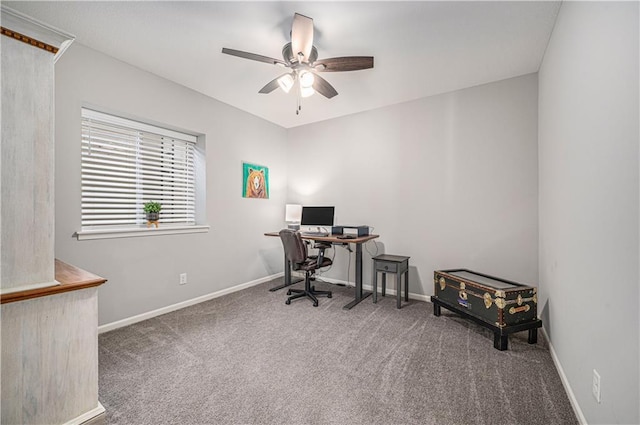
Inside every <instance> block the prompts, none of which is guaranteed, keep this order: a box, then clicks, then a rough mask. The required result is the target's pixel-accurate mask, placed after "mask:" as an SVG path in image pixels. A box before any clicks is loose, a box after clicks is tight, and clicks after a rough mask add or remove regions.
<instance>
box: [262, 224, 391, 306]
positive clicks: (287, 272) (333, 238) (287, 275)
mask: <svg viewBox="0 0 640 425" xmlns="http://www.w3.org/2000/svg"><path fill="white" fill-rule="evenodd" d="M301 235H302V239H307V240H312V241H317V242H328V243H331V244H345V243H348V244H355V246H356V288H355V292H356V293H355V299H354V300H353V301H351V302H350V303H349V304H347V305H345V306H344V307H342V308H344V309H345V310H350V309H351V308H352V307H353V306H355V305H356V304H358V303H359V302H360V301H362V300H364V299H365V298H367V297H368V296H370V295H371V292H366V291H364V290H363V289H362V244H364V243H365V242H368V241H370V240H372V239H376V238H379V237H380V235H367V236H358V237H356V238H353V239H340V238H338V236H341V235H328V236H312V235H305V234H304V233H302V234H301ZM265 236H276V237H280V235H279V234H278V232H268V233H265ZM284 264H285V267H284V283H283V284H282V285H280V286H278V287H275V288H271V289H270V291H276V290H278V289H282V288H285V287H287V286H289V285H293V284H294V283H296V282H299V280H297V281H295V282H292V281H291V264H289V261H288V260H287V258H286V255H285V259H284Z"/></svg>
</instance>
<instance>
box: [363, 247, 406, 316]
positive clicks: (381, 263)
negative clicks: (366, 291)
mask: <svg viewBox="0 0 640 425" xmlns="http://www.w3.org/2000/svg"><path fill="white" fill-rule="evenodd" d="M409 258H411V257H405V256H402V255H390V254H382V255H378V256H376V257H373V258H372V260H373V302H374V303H377V302H378V273H382V296H383V297H384V295H385V290H386V286H387V273H395V274H396V283H397V289H396V295H397V306H396V307H397V308H401V306H400V299H401V298H402V295H401V294H402V285H401V277H402V275H403V274H404V300H405V301H409Z"/></svg>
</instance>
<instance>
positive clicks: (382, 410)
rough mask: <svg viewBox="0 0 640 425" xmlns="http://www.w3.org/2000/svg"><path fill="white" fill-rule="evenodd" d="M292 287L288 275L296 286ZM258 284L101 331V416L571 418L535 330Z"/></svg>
mask: <svg viewBox="0 0 640 425" xmlns="http://www.w3.org/2000/svg"><path fill="white" fill-rule="evenodd" d="M300 285H302V284H301V283H299V284H296V287H297V286H300ZM272 286H274V283H266V284H262V285H258V286H255V287H252V288H249V289H246V290H243V291H239V292H236V293H233V294H229V295H226V296H224V297H220V298H217V299H214V300H211V301H207V302H204V303H201V304H198V305H195V306H192V307H189V308H185V309H182V310H179V311H175V312H172V313H169V314H165V315H163V316H159V317H156V318H153V319H150V320H146V321H144V322H140V323H137V324H134V325H131V326H127V327H125V328H121V329H117V330H114V331H111V332H107V333H105V334H102V335H100V337H99V350H100V365H99V377H100V379H99V384H100V401H101V403H102V404H103V405H104V407H105V408H106V422H107V424H132V425H136V424H139V425H142V424H149V425H151V424H153V425H158V424H487V425H489V424H490V425H495V424H541V425H542V424H544V425H547V424H577V423H578V421H577V420H576V418H575V415H574V413H573V410H572V409H571V406H570V404H569V400H568V398H567V395H566V393H565V392H564V389H563V387H562V383H561V382H560V378H559V377H558V373H557V372H556V369H555V367H554V365H553V362H552V360H551V356H550V354H549V350H548V346H547V344H546V342H545V340H544V338H543V337H542V336H541V335H539V338H538V343H537V344H536V345H529V344H527V332H521V333H519V334H515V335H512V336H510V338H509V350H508V351H498V350H496V349H494V348H493V334H492V333H491V332H490V331H488V330H486V329H484V328H482V327H480V326H478V325H476V324H474V323H472V322H470V321H467V320H465V319H462V318H460V317H458V316H456V315H454V314H453V313H449V312H446V311H445V310H444V309H443V310H442V316H441V317H435V316H433V309H432V305H431V304H430V303H425V302H420V301H413V300H411V301H410V302H409V304H407V305H405V306H404V307H403V308H402V309H401V310H397V309H396V307H395V297H389V296H387V297H385V298H381V297H379V298H378V304H377V305H374V304H373V303H372V301H371V298H368V299H366V300H365V301H364V302H362V303H360V304H359V305H358V306H356V307H355V308H353V309H352V310H350V311H346V310H343V309H342V306H343V305H344V304H346V303H347V302H349V301H350V300H351V299H352V298H353V289H352V288H344V287H338V286H335V285H329V284H319V285H317V286H318V289H327V288H329V289H331V290H333V291H334V296H333V298H332V299H327V298H321V299H320V306H319V307H317V308H314V307H312V305H311V302H309V301H307V300H297V301H294V302H292V304H291V305H285V303H284V301H285V299H286V290H280V291H277V292H269V291H268V288H270V287H272Z"/></svg>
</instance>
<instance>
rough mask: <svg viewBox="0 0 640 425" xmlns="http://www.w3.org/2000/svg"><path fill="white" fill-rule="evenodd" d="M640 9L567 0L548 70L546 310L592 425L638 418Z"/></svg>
mask: <svg viewBox="0 0 640 425" xmlns="http://www.w3.org/2000/svg"><path fill="white" fill-rule="evenodd" d="M638 13H639V10H638V3H637V2H624V3H616V2H564V3H563V5H562V7H561V9H560V13H559V15H558V19H557V22H556V26H555V28H554V31H553V35H552V37H551V40H550V42H549V46H548V48H547V51H546V54H545V57H544V60H543V64H542V67H541V69H540V73H539V86H540V91H539V136H540V137H539V162H540V170H539V176H540V183H539V191H540V239H539V244H540V304H539V305H540V307H541V308H542V320H543V322H544V326H545V329H546V332H547V334H548V335H549V338H550V340H551V344H552V345H553V348H554V350H555V353H556V355H557V357H558V360H559V362H560V363H561V364H562V368H563V370H564V373H565V375H566V378H567V381H568V384H569V385H570V387H571V392H572V393H573V397H574V399H575V400H576V401H577V404H578V405H579V410H580V411H581V412H582V414H583V417H584V418H585V419H586V422H587V423H589V424H637V423H639V422H640V413H639V411H638V406H639V404H640V403H639V400H640V391H639V388H638V387H639V383H638V381H639V379H638V378H639V370H638V369H639V364H640V356H639V348H638V347H639V340H638V338H639V333H640V327H639V320H638V319H639V318H638V299H639V294H638V287H639V275H638V273H639V272H638V270H639V254H640V252H639V248H638V242H639V239H638V232H639V223H638V217H639V208H638V205H639V192H640V188H639V167H638V154H639V149H638V146H639V139H638V131H639V126H638V114H639V112H640V111H639V107H638V89H639V87H638V76H639V73H638V72H639V69H638V59H639V58H638V48H639V46H638V35H639V33H638V30H639V27H638ZM594 369H595V370H597V372H598V373H599V374H600V376H601V403H598V402H597V401H596V399H595V398H594V397H593V396H592V391H591V385H592V376H593V370H594Z"/></svg>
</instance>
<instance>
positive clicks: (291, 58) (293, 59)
mask: <svg viewBox="0 0 640 425" xmlns="http://www.w3.org/2000/svg"><path fill="white" fill-rule="evenodd" d="M282 58H283V59H284V60H285V61H286V62H289V63H290V64H293V63H297V62H298V57H297V55H294V54H293V50H292V49H291V43H287V44H285V45H284V46H283V47H282ZM316 59H318V49H316V46H311V53H310V54H309V63H314V62H315V61H316Z"/></svg>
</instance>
